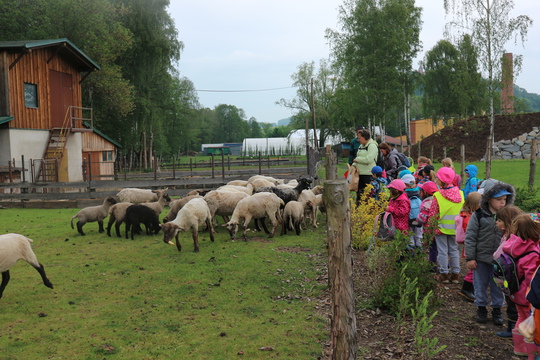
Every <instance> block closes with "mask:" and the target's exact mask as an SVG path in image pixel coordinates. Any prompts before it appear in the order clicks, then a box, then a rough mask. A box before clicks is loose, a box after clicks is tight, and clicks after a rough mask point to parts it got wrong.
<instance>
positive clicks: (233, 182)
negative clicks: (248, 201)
mask: <svg viewBox="0 0 540 360" xmlns="http://www.w3.org/2000/svg"><path fill="white" fill-rule="evenodd" d="M247 184H248V182H247V180H231V181H229V182H228V183H227V185H235V186H247Z"/></svg>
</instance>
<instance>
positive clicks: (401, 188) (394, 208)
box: [386, 179, 411, 233]
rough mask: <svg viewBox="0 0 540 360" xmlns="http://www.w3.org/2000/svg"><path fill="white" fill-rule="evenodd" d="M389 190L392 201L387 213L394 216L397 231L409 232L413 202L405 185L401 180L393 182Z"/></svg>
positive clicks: (389, 203)
mask: <svg viewBox="0 0 540 360" xmlns="http://www.w3.org/2000/svg"><path fill="white" fill-rule="evenodd" d="M387 188H388V189H389V190H390V201H389V202H388V206H387V207H386V211H388V212H389V213H390V214H392V217H393V218H394V226H395V227H396V230H399V231H402V232H404V233H406V232H407V230H409V213H410V211H411V202H410V201H409V198H408V197H407V194H405V183H404V182H403V180H400V179H396V180H392V182H391V183H390V185H388V186H387Z"/></svg>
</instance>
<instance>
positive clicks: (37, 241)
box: [0, 209, 328, 360]
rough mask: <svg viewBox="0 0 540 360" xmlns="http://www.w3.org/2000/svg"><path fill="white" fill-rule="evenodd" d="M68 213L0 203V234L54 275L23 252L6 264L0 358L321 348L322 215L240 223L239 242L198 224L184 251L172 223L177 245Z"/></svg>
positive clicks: (253, 353) (203, 355) (231, 354)
mask: <svg viewBox="0 0 540 360" xmlns="http://www.w3.org/2000/svg"><path fill="white" fill-rule="evenodd" d="M76 212H77V209H62V210H33V209H2V210H0V219H1V222H2V229H1V233H10V232H15V233H20V234H23V235H25V236H28V237H30V238H31V239H33V240H34V243H33V249H34V251H35V253H36V255H37V257H38V259H39V261H40V262H41V263H42V264H44V265H45V270H46V272H47V275H48V277H49V279H50V280H51V282H52V283H53V284H54V290H51V289H49V288H47V287H45V286H44V285H43V284H42V282H41V278H40V276H39V274H38V273H37V271H35V270H34V269H33V268H32V267H31V266H30V265H28V264H27V263H26V262H23V261H19V262H18V263H17V264H16V265H15V266H14V267H12V269H11V271H10V272H11V281H10V283H9V285H8V286H7V288H6V290H5V291H4V296H3V297H2V299H0V321H1V323H2V327H1V328H0V359H3V360H7V359H21V360H22V359H25V360H26V359H104V358H107V359H231V358H238V357H239V355H238V354H243V355H244V356H243V358H245V359H269V358H271V359H313V358H316V357H318V356H320V355H321V352H322V345H321V343H323V342H325V341H326V340H327V338H328V333H327V330H326V329H325V326H326V319H324V318H323V317H321V316H320V315H317V313H316V311H315V308H316V306H317V304H318V301H317V296H319V295H321V294H322V293H323V291H324V289H325V288H326V283H324V282H323V283H321V282H319V281H317V277H319V276H320V275H321V273H322V272H321V271H320V268H321V267H322V266H321V265H320V261H321V259H322V261H324V259H325V257H324V256H325V255H324V254H325V252H326V250H325V238H324V226H320V227H319V229H317V230H315V229H310V230H307V231H304V232H303V233H302V235H301V236H296V235H288V236H279V235H277V236H276V237H275V238H273V239H270V240H268V239H267V236H266V234H253V233H250V235H249V236H250V237H251V238H252V240H251V241H248V242H243V241H241V240H237V241H234V242H232V241H230V239H229V238H228V233H226V230H225V229H224V228H221V227H220V228H218V232H219V233H218V234H217V236H216V241H215V242H214V243H212V242H211V241H210V240H209V237H208V234H207V233H204V232H203V233H201V234H200V235H201V236H200V239H199V241H200V253H194V252H193V241H192V239H191V234H190V233H182V234H181V242H182V244H183V251H182V252H178V251H177V250H176V247H175V246H171V245H168V244H165V243H163V241H162V238H163V234H162V233H159V234H158V235H153V236H146V235H139V236H136V237H135V240H133V241H132V240H126V239H125V238H116V237H110V238H109V237H107V235H106V234H105V233H104V234H99V233H98V232H97V223H89V224H86V225H85V227H84V229H85V232H86V233H87V236H85V237H83V236H80V235H78V233H77V231H76V230H72V229H71V228H70V226H69V220H70V218H71V216H72V215H74V214H75V213H76ZM164 214H165V212H164ZM164 214H162V215H164ZM123 229H124V226H122V232H123ZM113 232H114V231H113ZM278 233H279V231H278ZM255 237H257V239H255ZM317 253H319V254H322V256H323V257H322V258H321V257H318V256H314V255H313V254H317ZM263 347H272V348H273V350H271V351H265V350H260V348H263Z"/></svg>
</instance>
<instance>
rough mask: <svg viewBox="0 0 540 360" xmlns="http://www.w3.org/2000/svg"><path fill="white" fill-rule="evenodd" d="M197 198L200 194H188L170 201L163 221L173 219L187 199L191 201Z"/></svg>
mask: <svg viewBox="0 0 540 360" xmlns="http://www.w3.org/2000/svg"><path fill="white" fill-rule="evenodd" d="M197 198H202V196H200V195H189V196H186V197H185V198H182V199H178V200H174V201H173V202H171V203H170V204H169V208H170V210H169V212H168V213H167V215H165V217H164V218H163V222H164V223H166V222H167V221H172V220H174V219H175V218H176V215H177V214H178V212H179V211H180V209H182V208H183V207H184V205H186V204H187V203H188V202H189V201H191V200H193V199H197Z"/></svg>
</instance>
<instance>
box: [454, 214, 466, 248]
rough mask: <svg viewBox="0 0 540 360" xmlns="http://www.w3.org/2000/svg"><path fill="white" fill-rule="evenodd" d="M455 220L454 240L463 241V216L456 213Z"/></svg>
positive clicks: (461, 242)
mask: <svg viewBox="0 0 540 360" xmlns="http://www.w3.org/2000/svg"><path fill="white" fill-rule="evenodd" d="M455 221H456V242H457V243H458V244H464V243H465V230H463V216H461V215H458V216H456V218H455Z"/></svg>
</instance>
